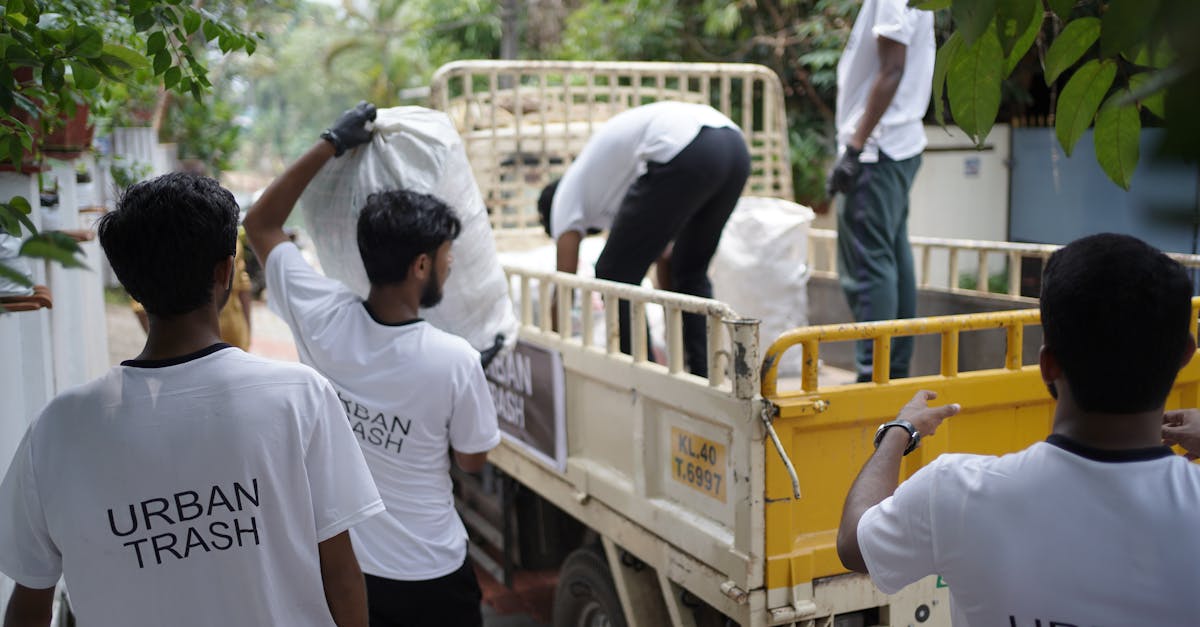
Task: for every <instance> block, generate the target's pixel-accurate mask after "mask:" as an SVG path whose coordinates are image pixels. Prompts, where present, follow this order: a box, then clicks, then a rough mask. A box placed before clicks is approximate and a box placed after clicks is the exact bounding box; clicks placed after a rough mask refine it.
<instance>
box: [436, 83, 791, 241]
mask: <svg viewBox="0 0 1200 627" xmlns="http://www.w3.org/2000/svg"><path fill="white" fill-rule="evenodd" d="M661 100H679V101H684V102H694V103H703V104H708V105H711V106H712V107H714V108H716V109H717V110H719V111H721V112H722V113H724V114H725V115H727V116H729V118H730V119H732V120H733V121H734V122H737V123H738V125H739V126H741V128H742V131H743V132H744V133H745V135H746V143H747V144H748V145H749V148H750V155H751V161H752V164H753V167H752V172H751V175H750V179H749V181H748V182H747V184H746V194H748V195H756V196H771V197H776V198H784V199H788V200H790V199H791V198H792V172H791V164H790V160H789V155H788V145H787V120H786V119H785V118H784V111H785V109H784V106H783V91H782V88H781V87H780V83H779V78H778V77H777V76H776V75H775V73H774V72H772V71H771V70H770V69H769V68H767V67H764V66H760V65H750V64H732V63H654V62H622V61H588V62H570V61H458V62H454V63H450V64H447V65H444V66H442V67H441V68H439V69H438V71H437V72H436V73H434V75H433V81H432V86H431V95H430V101H431V103H432V106H433V107H434V108H436V109H439V110H441V111H444V112H446V113H447V114H448V115H450V117H451V119H452V120H453V121H454V123H455V126H456V127H457V129H458V132H459V134H460V135H462V138H463V144H464V147H465V148H466V151H467V157H468V158H469V159H470V162H471V167H472V169H473V172H474V174H475V180H476V181H477V182H478V183H479V188H480V191H481V192H482V193H483V198H484V202H485V203H486V204H487V206H488V208H489V210H490V212H491V219H492V229H493V230H494V231H495V232H496V235H497V237H498V238H500V237H512V236H519V235H528V234H538V233H541V231H542V228H541V225H540V222H539V220H538V215H537V210H536V203H537V196H538V193H539V192H540V191H541V188H542V187H543V186H545V185H546V184H548V183H549V182H550V181H552V180H554V179H556V178H558V177H561V176H562V174H563V172H564V171H565V170H566V168H567V166H569V165H570V164H571V162H572V161H573V160H574V159H575V156H576V155H578V154H579V151H580V150H581V149H582V148H583V145H584V144H585V143H586V142H587V140H588V138H589V137H591V135H592V132H593V130H594V129H595V128H596V127H597V126H599V125H600V124H603V123H604V122H605V121H606V120H608V119H609V118H610V117H612V116H614V115H616V114H617V113H620V112H622V111H625V110H628V109H631V108H633V107H637V106H640V105H643V104H648V103H651V102H656V101H661Z"/></svg>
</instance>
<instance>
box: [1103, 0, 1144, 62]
mask: <svg viewBox="0 0 1200 627" xmlns="http://www.w3.org/2000/svg"><path fill="white" fill-rule="evenodd" d="M1157 13H1158V0H1109V2H1108V9H1107V10H1106V11H1105V12H1104V17H1103V18H1102V19H1103V22H1104V28H1103V29H1102V30H1101V32H1100V52H1101V53H1102V54H1104V56H1106V57H1115V56H1117V55H1118V54H1120V53H1122V52H1125V51H1127V50H1130V49H1132V48H1134V47H1136V46H1137V45H1138V44H1140V43H1142V42H1144V41H1146V39H1147V36H1148V35H1149V33H1150V25H1151V23H1152V21H1153V19H1154V16H1155V15H1156V14H1157Z"/></svg>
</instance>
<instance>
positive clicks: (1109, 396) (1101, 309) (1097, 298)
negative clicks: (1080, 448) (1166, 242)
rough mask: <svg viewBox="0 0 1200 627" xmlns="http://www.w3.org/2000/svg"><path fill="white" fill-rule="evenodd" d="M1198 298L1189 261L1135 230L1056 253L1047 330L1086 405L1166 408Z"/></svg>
mask: <svg viewBox="0 0 1200 627" xmlns="http://www.w3.org/2000/svg"><path fill="white" fill-rule="evenodd" d="M1191 296H1192V286H1191V282H1190V281H1189V280H1188V277H1187V273H1186V272H1185V271H1184V269H1183V267H1182V266H1180V265H1179V264H1178V263H1177V262H1175V261H1174V260H1172V259H1171V258H1170V257H1167V256H1166V255H1164V254H1162V253H1161V252H1159V251H1158V250H1156V249H1154V248H1152V247H1151V246H1149V245H1147V244H1146V243H1145V242H1143V241H1141V240H1139V239H1137V238H1134V237H1130V236H1128V235H1117V234H1113V233H1102V234H1100V235H1092V236H1090V237H1085V238H1082V239H1078V240H1075V241H1074V242H1071V243H1070V244H1068V245H1067V246H1065V247H1064V248H1062V249H1060V250H1058V251H1056V252H1055V253H1054V254H1053V255H1051V256H1050V259H1049V261H1047V262H1046V269H1045V272H1044V273H1043V276H1042V295H1041V312H1042V331H1043V336H1044V341H1045V345H1046V349H1047V350H1049V351H1050V352H1051V353H1052V354H1053V355H1054V357H1055V358H1056V359H1057V360H1058V363H1059V365H1060V366H1061V367H1062V371H1063V375H1064V376H1065V377H1066V379H1067V382H1068V383H1069V384H1070V388H1071V395H1072V396H1073V397H1074V400H1075V402H1076V404H1077V405H1078V406H1079V408H1080V409H1083V410H1084V411H1092V412H1104V413H1115V414H1130V413H1136V412H1142V411H1148V410H1152V409H1156V408H1159V407H1162V406H1163V403H1164V402H1166V398H1167V395H1168V394H1169V393H1170V391H1171V386H1172V384H1173V383H1174V382H1175V376H1176V375H1177V374H1178V372H1179V368H1180V363H1181V360H1182V359H1183V357H1184V354H1183V351H1184V349H1185V347H1186V346H1187V340H1188V334H1189V333H1191V331H1192V329H1190V328H1188V327H1189V320H1190V319H1191Z"/></svg>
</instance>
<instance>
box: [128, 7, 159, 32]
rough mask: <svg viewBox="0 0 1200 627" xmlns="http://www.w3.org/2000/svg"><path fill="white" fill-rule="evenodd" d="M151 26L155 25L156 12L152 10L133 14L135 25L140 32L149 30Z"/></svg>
mask: <svg viewBox="0 0 1200 627" xmlns="http://www.w3.org/2000/svg"><path fill="white" fill-rule="evenodd" d="M151 26H154V14H153V13H151V12H150V11H144V12H142V13H138V14H137V15H134V16H133V27H134V28H135V29H137V32H139V33H140V32H142V31H144V30H148V29H149V28H150V27H151Z"/></svg>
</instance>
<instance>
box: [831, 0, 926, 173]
mask: <svg viewBox="0 0 1200 627" xmlns="http://www.w3.org/2000/svg"><path fill="white" fill-rule="evenodd" d="M877 37H887V38H888V39H891V40H892V41H895V42H898V43H902V44H904V45H905V46H906V47H907V48H906V50H905V57H904V75H903V76H902V77H901V78H900V86H899V87H898V88H897V89H896V95H895V96H893V97H892V102H891V104H889V105H888V108H887V110H886V111H884V112H883V117H881V118H880V119H879V123H878V124H876V125H875V130H874V131H872V132H871V137H870V138H869V139H868V140H867V143H866V145H865V146H863V152H862V156H861V157H860V159H861V160H862V161H863V162H864V163H874V162H875V161H877V160H878V158H879V155H878V151H879V150H880V149H882V150H883V152H885V153H887V155H888V156H889V157H891V158H892V159H896V160H901V159H908V158H909V157H915V156H917V155H919V154H921V151H922V150H924V149H925V143H926V142H925V127H924V125H923V124H922V123H921V120H922V119H924V117H925V112H926V111H927V110H928V109H929V95H930V93H931V92H932V91H933V59H934V55H935V54H936V52H937V51H936V45H935V43H934V39H933V12H931V11H921V10H918V9H913V8H909V6H908V0H864V1H863V5H862V9H860V10H859V12H858V19H856V20H855V21H854V28H853V29H852V30H851V31H850V39H848V40H847V41H846V49H845V50H844V51H843V52H842V58H841V60H840V61H838V68H837V83H838V94H837V129H838V150H839V151H841V150H842V149H844V148H845V147H846V143H847V142H849V141H850V139H852V138H853V137H854V133H855V131H856V130H858V121H859V119H860V118H862V116H863V113H865V112H866V110H867V99H868V97H869V96H870V94H871V86H872V85H873V84H874V82H875V75H876V74H877V73H878V72H879V44H878V43H877V42H876V40H875V39H876V38H877Z"/></svg>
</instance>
